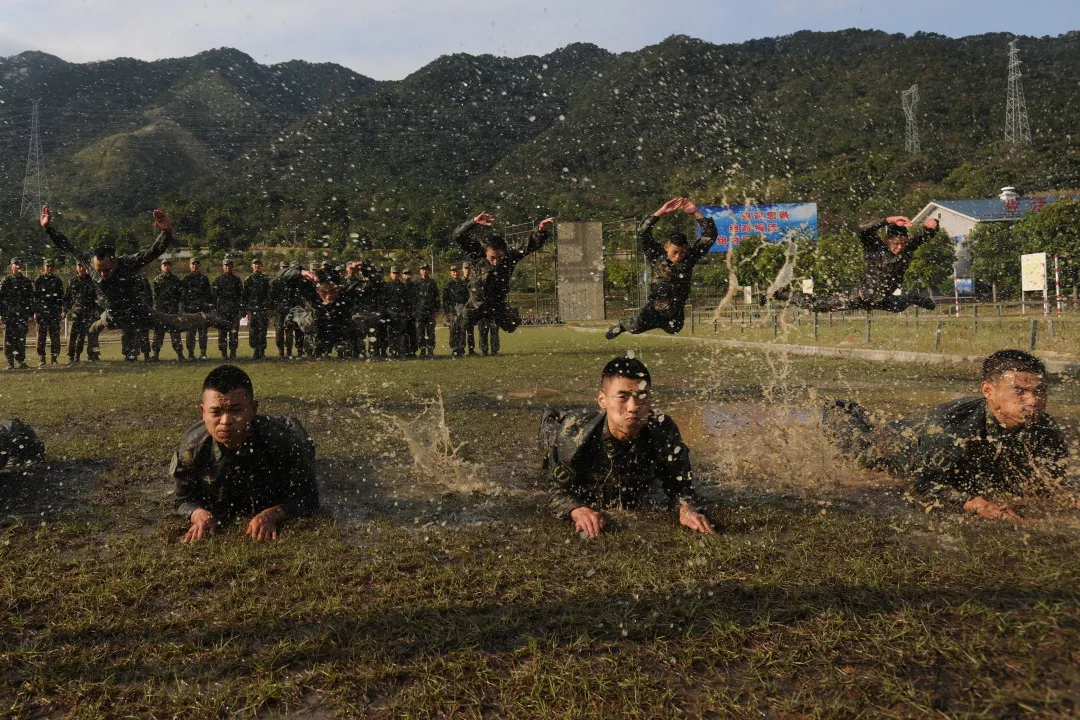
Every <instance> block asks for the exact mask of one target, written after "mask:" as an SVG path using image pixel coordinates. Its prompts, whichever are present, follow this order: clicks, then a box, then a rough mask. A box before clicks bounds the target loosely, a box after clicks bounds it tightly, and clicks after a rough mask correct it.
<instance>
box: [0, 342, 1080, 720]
mask: <svg viewBox="0 0 1080 720" xmlns="http://www.w3.org/2000/svg"><path fill="white" fill-rule="evenodd" d="M441 332H443V331H442V329H440V333H441ZM442 348H445V338H444V337H443V336H442V335H440V349H442ZM627 348H631V349H633V350H634V352H635V353H637V354H638V355H639V356H640V357H642V358H643V359H644V360H645V361H646V362H647V363H648V364H649V367H650V369H651V370H652V373H653V376H654V379H655V382H656V389H657V393H656V398H657V403H658V404H659V407H660V408H661V409H662V410H663V411H665V412H668V413H670V414H671V415H672V416H673V417H674V418H675V419H676V420H677V421H678V422H679V425H680V428H681V429H682V430H683V435H684V437H685V438H686V440H687V444H688V445H689V447H690V448H691V451H692V453H693V460H694V466H695V469H696V470H697V473H696V477H697V483H698V486H699V490H700V492H701V493H702V494H703V496H704V497H705V498H706V500H707V501H708V502H709V504H710V506H711V508H712V510H711V515H712V517H713V519H714V520H715V521H716V522H718V523H719V524H720V525H722V526H723V531H722V533H721V534H720V535H718V536H716V537H715V538H704V537H701V536H696V535H693V534H692V533H690V532H687V531H684V530H682V529H681V528H678V527H677V526H676V524H675V522H674V520H673V519H672V517H671V516H670V515H668V514H667V513H664V512H644V513H640V514H636V515H620V516H618V517H616V518H615V519H616V523H615V526H614V530H613V531H612V532H610V533H608V534H606V535H605V536H603V537H601V538H599V539H598V540H594V541H584V540H581V539H579V538H578V537H577V536H575V535H573V534H572V533H571V532H570V528H569V526H568V525H565V524H563V523H560V522H558V521H555V520H554V519H552V518H550V517H549V515H548V513H547V510H546V507H545V504H544V503H545V500H544V497H543V494H542V490H543V486H542V483H541V481H540V479H539V477H538V464H537V453H536V429H537V420H538V416H539V412H540V410H541V408H542V407H543V406H544V405H547V404H552V405H587V404H591V403H592V402H594V397H595V391H596V385H597V380H598V378H597V376H598V373H599V368H600V367H601V365H602V364H603V363H604V362H606V360H608V359H610V357H612V356H613V355H614V354H615V353H616V352H620V351H622V350H625V349H627ZM168 352H169V351H168V349H166V352H165V353H163V354H164V355H168ZM503 353H504V354H503V355H501V356H500V357H496V358H474V359H468V360H463V361H451V360H448V359H445V358H441V359H438V360H435V361H425V362H421V361H411V362H394V363H370V364H367V363H357V362H340V361H320V362H310V361H299V362H297V361H293V362H280V361H276V360H275V361H265V362H261V363H251V362H247V361H244V365H245V367H246V368H247V369H248V370H249V372H250V373H251V375H252V377H253V380H254V382H255V388H256V393H257V395H258V397H259V399H260V402H261V410H262V411H264V412H268V413H291V414H295V415H297V416H298V417H299V418H300V419H301V420H302V421H303V422H304V424H305V425H306V427H307V428H308V430H309V432H310V433H311V434H312V436H313V437H314V438H315V440H316V443H317V445H318V453H319V458H320V460H319V478H320V491H321V493H322V499H323V506H324V508H325V515H324V516H322V517H319V518H315V519H310V520H305V521H301V522H297V523H294V524H292V525H290V526H287V527H286V529H285V531H284V532H283V534H282V535H281V537H280V538H279V539H278V540H277V541H275V542H272V543H261V544H256V543H253V542H251V541H250V540H248V539H247V538H245V537H244V536H242V535H241V534H240V530H239V528H237V527H234V528H230V529H227V530H226V532H224V533H221V534H219V535H218V536H216V537H214V538H212V539H210V540H209V541H206V542H203V543H201V544H198V545H195V546H184V545H181V544H180V543H179V542H178V539H179V537H180V536H181V535H182V533H183V530H184V527H185V522H184V521H183V520H182V519H181V518H177V517H173V516H171V515H170V512H171V509H172V503H171V498H170V496H169V492H170V490H171V487H170V485H169V483H168V482H166V481H165V479H164V473H165V465H166V463H167V460H168V456H169V454H170V453H171V451H172V449H173V447H174V446H175V443H176V442H177V440H178V439H179V436H180V434H181V432H182V431H183V430H184V428H186V427H187V426H188V425H190V424H191V423H192V422H194V421H196V420H197V419H198V415H197V408H196V405H197V403H198V399H199V392H198V388H199V385H200V383H201V381H202V377H203V376H204V375H205V373H206V372H207V370H208V369H209V368H210V367H212V363H185V364H177V363H172V362H162V363H160V364H157V365H153V366H144V365H143V364H141V363H140V364H135V365H125V364H123V363H120V362H117V361H116V357H117V355H118V349H117V347H116V346H115V345H109V346H106V357H107V358H110V360H109V361H107V362H103V363H101V364H99V365H96V366H82V367H80V368H78V369H73V370H61V369H55V370H54V369H49V370H43V371H22V372H15V373H7V374H4V375H3V376H2V378H0V408H3V410H2V413H3V414H4V415H9V416H15V417H20V418H22V419H24V420H26V421H29V422H31V423H32V424H33V425H34V426H35V427H36V428H37V429H38V431H39V434H40V435H41V436H42V438H43V439H44V440H45V442H46V444H47V446H48V449H49V463H48V467H47V468H45V469H42V470H35V471H32V472H29V473H25V474H24V473H21V472H17V473H12V472H10V471H8V472H4V473H0V610H2V614H0V716H4V717H19V718H23V717H25V718H37V717H85V718H92V717H101V716H115V717H185V718H189V717H195V718H201V717H225V716H234V715H237V716H256V717H266V718H278V717H306V718H326V717H350V716H366V717H410V718H412V717H476V718H483V717H490V718H503V717H573V718H580V717H596V718H617V717H642V718H669V717H670V718H678V717H695V718H696V717H708V718H720V717H767V718H793V717H796V718H799V717H837V718H848V717H859V716H864V717H924V716H951V717H957V716H958V717H976V716H978V717H1032V716H1039V717H1063V718H1064V717H1075V716H1076V715H1077V713H1080V522H1078V521H1077V518H1076V517H1075V516H1074V515H1070V514H1067V513H1061V512H1057V511H1055V510H1053V509H1047V508H1038V507H1034V506H1033V507H1031V508H1029V509H1028V510H1027V511H1026V512H1027V514H1028V517H1029V518H1030V519H1029V520H1027V521H1026V522H1024V523H1023V524H1020V525H1017V526H1013V525H1007V524H1003V523H992V522H989V521H983V520H979V519H976V518H968V517H957V516H953V515H948V514H942V513H940V512H936V511H935V512H933V513H926V512H924V511H923V509H922V508H921V506H919V505H918V504H917V503H914V502H910V501H909V499H908V498H907V497H906V489H905V488H904V487H903V486H902V485H901V484H898V483H896V482H894V481H891V480H888V479H884V478H880V477H874V476H871V475H869V474H867V473H860V472H859V471H857V470H855V469H853V468H851V467H849V466H847V465H846V464H844V463H843V462H842V461H839V460H838V459H836V458H835V457H833V456H832V455H831V453H830V452H829V450H828V448H827V447H823V446H822V444H821V438H820V436H819V435H817V434H815V428H814V427H813V423H812V421H807V420H806V418H807V417H808V416H809V413H808V411H807V410H806V409H807V408H809V407H812V405H813V404H814V402H815V401H816V400H817V399H818V398H820V397H821V396H825V395H836V396H844V397H854V398H856V399H858V400H860V401H861V402H863V404H865V405H866V406H867V407H869V408H871V409H872V410H874V411H875V412H877V413H880V414H882V415H886V416H888V415H896V414H900V413H905V412H911V411H914V410H916V409H919V408H925V407H927V406H929V405H931V404H934V403H938V402H942V401H944V400H947V399H950V398H953V397H958V396H960V395H963V394H968V393H970V392H971V391H972V389H973V388H974V386H975V380H976V376H975V370H974V369H973V368H965V367H951V366H934V367H920V366H914V365H905V366H878V365H873V364H868V363H859V362H853V361H825V360H822V359H814V358H784V357H781V356H775V355H765V354H762V353H754V352H747V351H739V352H736V351H730V350H720V349H715V348H711V347H706V346H703V345H702V344H696V343H683V342H670V341H666V340H663V339H654V338H650V337H647V336H644V337H636V338H629V337H626V336H624V337H623V338H620V339H619V340H617V341H614V342H611V343H607V342H605V341H604V340H603V337H602V335H600V334H598V333H583V332H575V331H573V330H570V329H528V328H523V329H522V330H520V331H519V332H517V333H515V334H514V335H511V336H504V338H503ZM1051 393H1052V394H1051V407H1050V411H1051V413H1052V414H1054V415H1055V416H1056V417H1058V418H1060V419H1062V420H1063V421H1064V422H1065V424H1066V425H1067V426H1068V427H1069V429H1070V430H1069V431H1070V433H1071V437H1072V440H1073V442H1075V437H1076V433H1075V430H1074V428H1075V427H1076V425H1077V424H1078V422H1080V389H1078V387H1077V385H1076V384H1075V382H1071V381H1068V380H1065V381H1061V382H1058V383H1055V385H1054V386H1053V387H1052V391H1051ZM755 409H756V410H761V411H762V412H764V416H763V417H764V419H763V420H762V421H761V424H751V426H750V427H742V426H739V424H738V423H737V422H736V423H734V426H733V427H728V428H726V429H724V428H721V429H719V430H717V429H716V428H715V427H711V428H707V427H706V419H707V418H708V417H711V416H713V415H715V413H716V412H717V411H718V410H719V411H721V412H727V413H728V415H726V417H733V418H736V419H738V418H743V417H748V416H750V415H752V414H753V412H755V411H756V410H755ZM443 417H445V423H442V422H440V420H441V419H442V418H443ZM462 443H463V444H462ZM459 446H460V447H459Z"/></svg>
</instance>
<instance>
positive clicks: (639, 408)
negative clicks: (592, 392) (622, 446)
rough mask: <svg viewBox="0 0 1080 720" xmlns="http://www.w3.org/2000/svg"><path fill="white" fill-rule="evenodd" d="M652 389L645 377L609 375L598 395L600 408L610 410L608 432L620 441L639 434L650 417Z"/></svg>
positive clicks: (597, 400) (608, 413)
mask: <svg viewBox="0 0 1080 720" xmlns="http://www.w3.org/2000/svg"><path fill="white" fill-rule="evenodd" d="M650 390H651V388H650V387H649V384H648V383H647V382H645V381H644V380H634V379H632V378H626V377H615V378H610V379H608V380H607V381H605V382H604V384H603V385H602V386H601V387H600V393H599V394H598V395H597V397H596V402H597V404H599V405H600V409H601V410H604V411H606V412H607V425H608V431H609V432H610V433H611V434H612V435H614V436H615V437H616V438H618V439H619V440H630V439H632V438H635V437H637V434H638V433H639V432H641V428H643V427H645V422H646V421H647V420H648V419H649V410H650V408H651V400H650V398H649V394H650Z"/></svg>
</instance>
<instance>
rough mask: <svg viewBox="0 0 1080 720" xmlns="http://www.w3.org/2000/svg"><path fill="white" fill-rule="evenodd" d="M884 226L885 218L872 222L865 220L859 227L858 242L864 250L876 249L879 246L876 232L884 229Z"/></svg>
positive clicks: (879, 239)
mask: <svg viewBox="0 0 1080 720" xmlns="http://www.w3.org/2000/svg"><path fill="white" fill-rule="evenodd" d="M886 224H887V223H886V221H885V218H877V219H874V220H867V221H866V222H864V223H863V224H861V225H859V241H860V242H861V243H862V245H863V247H864V248H876V247H877V246H879V245H881V238H880V237H878V230H880V229H881V228H883V227H885V225H886Z"/></svg>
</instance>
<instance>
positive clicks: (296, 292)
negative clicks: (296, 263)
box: [278, 268, 322, 357]
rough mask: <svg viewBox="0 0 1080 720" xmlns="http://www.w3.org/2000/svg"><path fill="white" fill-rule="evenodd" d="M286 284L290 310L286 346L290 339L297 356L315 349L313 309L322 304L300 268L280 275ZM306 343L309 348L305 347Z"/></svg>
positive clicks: (287, 270) (286, 296) (284, 271)
mask: <svg viewBox="0 0 1080 720" xmlns="http://www.w3.org/2000/svg"><path fill="white" fill-rule="evenodd" d="M278 278H280V279H281V280H282V281H283V282H284V290H285V302H286V303H287V304H288V306H289V310H288V312H287V313H286V315H285V333H286V340H285V342H286V344H288V343H289V340H290V338H291V339H292V341H293V342H294V343H295V346H296V356H297V357H302V356H303V355H304V352H305V351H307V352H309V353H310V352H311V351H312V350H314V348H315V337H314V331H315V316H314V315H313V313H312V310H311V308H313V307H315V306H316V305H319V304H321V303H322V298H320V297H319V293H318V292H317V291H316V290H315V283H313V282H311V281H310V280H308V279H307V278H306V277H304V276H303V275H301V274H300V269H299V268H286V269H284V270H282V271H281V272H279V273H278ZM305 341H306V343H307V346H306V347H305Z"/></svg>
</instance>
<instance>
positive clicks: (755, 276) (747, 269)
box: [732, 236, 784, 286]
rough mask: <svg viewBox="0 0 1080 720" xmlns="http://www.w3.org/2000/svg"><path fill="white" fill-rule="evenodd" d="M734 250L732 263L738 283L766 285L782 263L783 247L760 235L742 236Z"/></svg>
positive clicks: (778, 270)
mask: <svg viewBox="0 0 1080 720" xmlns="http://www.w3.org/2000/svg"><path fill="white" fill-rule="evenodd" d="M734 252H735V254H734V256H733V257H732V264H733V266H734V268H735V275H736V277H738V278H739V284H740V285H759V286H766V285H768V284H769V283H771V282H772V281H773V278H775V277H776V274H777V273H778V272H780V268H781V267H783V265H784V248H783V247H781V246H780V245H774V244H773V243H771V242H769V241H768V240H766V239H765V238H762V237H758V236H751V237H746V238H743V239H742V242H740V243H739V244H738V245H737V246H736V247H735V251H734Z"/></svg>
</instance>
